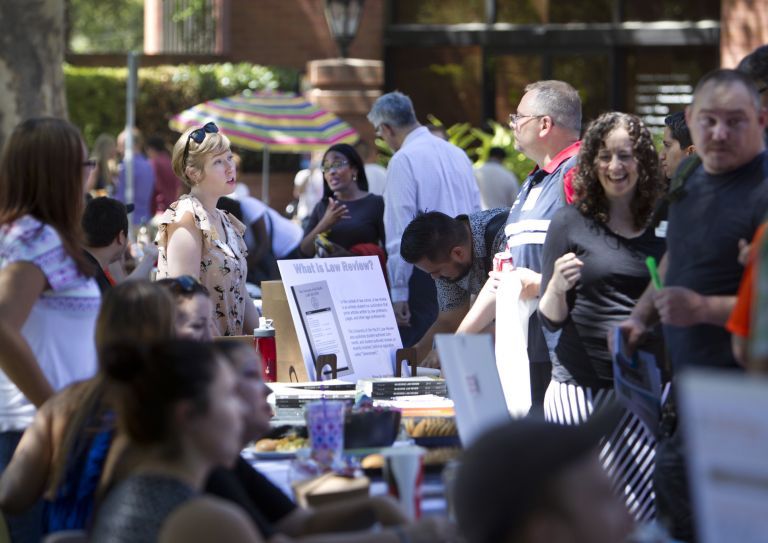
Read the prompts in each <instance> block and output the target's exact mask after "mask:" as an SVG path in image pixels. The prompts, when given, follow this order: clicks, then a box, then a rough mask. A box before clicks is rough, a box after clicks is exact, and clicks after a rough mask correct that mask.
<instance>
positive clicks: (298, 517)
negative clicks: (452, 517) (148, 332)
mask: <svg viewBox="0 0 768 543" xmlns="http://www.w3.org/2000/svg"><path fill="white" fill-rule="evenodd" d="M217 347H218V349H219V350H220V351H221V352H222V353H223V354H224V355H225V357H226V358H227V360H228V361H229V363H230V365H231V366H232V369H233V370H234V372H235V375H236V377H237V394H238V395H239V397H240V399H241V400H242V401H243V403H244V404H245V406H246V409H245V410H243V412H242V413H243V428H244V432H243V439H242V445H243V447H245V446H247V444H248V443H250V442H251V441H254V440H258V439H260V438H261V437H263V436H264V434H265V433H266V432H268V431H269V429H270V425H269V420H270V418H271V416H272V410H271V408H270V406H269V404H268V403H267V395H268V394H269V393H270V390H269V388H268V387H267V386H266V385H265V384H264V381H263V379H262V374H261V361H260V359H259V354H258V352H257V351H256V350H255V349H254V348H253V346H252V345H251V344H248V343H242V342H221V343H218V344H217ZM205 491H206V492H208V493H210V494H212V495H215V496H219V497H221V498H224V499H225V500H228V501H231V502H234V503H236V504H238V505H239V506H240V507H241V508H242V509H243V510H244V511H245V512H246V513H248V515H249V516H250V518H251V520H252V521H253V523H254V524H255V526H256V528H257V529H258V530H259V532H260V533H261V535H262V536H263V537H264V538H265V539H268V540H269V541H272V539H270V538H272V537H274V536H276V534H281V535H284V536H288V537H290V538H291V539H287V538H286V539H285V541H286V542H287V541H308V542H309V541H311V542H312V543H388V542H392V543H400V542H402V541H409V542H411V543H421V542H423V543H427V542H433V541H440V542H448V541H453V540H454V539H453V538H454V531H455V528H454V526H453V525H451V524H449V523H448V522H446V521H445V520H440V519H426V520H423V521H421V522H416V523H410V522H409V521H408V519H407V517H406V516H405V514H404V513H403V511H402V510H401V509H400V508H399V506H398V505H397V503H396V502H395V501H394V500H392V499H391V498H389V497H383V496H376V497H371V498H366V499H355V500H349V501H345V502H341V501H340V502H338V503H334V504H329V505H324V506H319V507H308V508H303V507H298V506H297V505H296V504H295V503H293V502H292V501H291V500H290V499H289V498H288V497H287V496H286V495H285V494H283V492H282V491H281V490H280V489H279V488H277V487H276V486H275V485H274V484H273V483H272V482H270V481H269V479H267V478H266V477H265V476H264V475H262V474H261V473H260V472H259V471H258V470H257V469H256V468H254V467H253V466H251V465H250V464H249V463H248V461H247V460H245V459H243V458H242V457H238V458H237V460H236V462H235V466H234V467H232V468H227V467H219V468H216V469H214V470H213V472H212V473H211V475H210V476H209V478H208V481H207V483H206V485H205ZM375 524H379V525H381V527H382V528H381V529H380V530H378V531H371V530H370V528H372V527H373V526H374V525H375Z"/></svg>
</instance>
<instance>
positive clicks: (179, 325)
mask: <svg viewBox="0 0 768 543" xmlns="http://www.w3.org/2000/svg"><path fill="white" fill-rule="evenodd" d="M157 284H158V285H160V286H161V287H163V288H165V289H167V291H168V292H170V293H171V296H172V297H173V302H174V305H175V307H176V320H175V325H174V329H175V330H176V337H177V338H179V339H190V340H193V341H210V340H211V339H212V336H211V329H212V326H213V320H212V319H213V302H212V301H211V297H210V295H209V292H208V289H207V288H205V287H204V286H203V285H201V284H200V283H199V282H198V281H197V279H195V278H194V277H192V276H191V275H182V276H179V277H169V278H167V279H161V280H159V281H158V282H157Z"/></svg>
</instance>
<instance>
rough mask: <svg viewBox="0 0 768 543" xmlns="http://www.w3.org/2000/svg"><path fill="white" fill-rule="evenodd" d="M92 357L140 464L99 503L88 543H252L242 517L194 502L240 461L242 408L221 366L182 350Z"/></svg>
mask: <svg viewBox="0 0 768 543" xmlns="http://www.w3.org/2000/svg"><path fill="white" fill-rule="evenodd" d="M100 356H101V364H102V366H103V368H104V371H105V373H106V375H107V378H108V383H109V385H110V387H112V389H113V390H114V391H115V393H114V397H115V402H116V404H117V406H118V408H117V417H118V426H119V428H120V429H121V430H122V431H123V432H125V434H126V435H127V436H128V439H129V440H130V443H132V444H133V445H135V446H136V447H138V448H140V450H141V458H140V460H139V462H137V463H136V464H135V465H134V467H133V469H132V470H131V473H130V475H128V476H127V477H125V478H124V479H123V480H122V481H120V482H119V483H118V484H116V485H115V486H114V487H113V488H112V489H111V490H110V491H109V493H108V494H107V496H106V498H105V499H104V500H103V501H102V502H101V504H100V506H99V508H98V510H97V511H96V515H95V518H94V523H93V529H92V530H91V532H90V534H89V541H91V542H92V543H155V542H157V541H163V542H167V543H175V542H177V541H178V542H190V541H194V542H196V543H208V542H210V543H219V542H224V541H226V542H227V543H239V542H249V543H256V542H259V541H262V538H261V537H260V536H259V534H258V533H257V532H256V530H255V529H254V528H253V526H252V525H251V523H250V521H249V519H248V517H247V516H246V515H245V513H244V512H243V511H242V510H240V509H239V508H238V507H236V506H234V505H233V504H230V503H228V502H225V501H224V500H220V499H217V498H214V497H211V496H208V495H205V494H203V493H202V488H203V485H204V483H205V480H206V478H207V477H208V474H209V473H210V472H211V470H212V469H213V468H214V467H216V466H222V465H228V466H231V465H232V464H234V462H235V460H236V458H237V457H238V455H239V453H240V445H241V442H240V440H241V438H242V431H243V426H242V410H243V409H244V406H243V404H242V401H241V400H240V398H239V396H238V394H237V380H236V377H235V374H234V372H233V371H232V369H231V368H230V367H229V365H228V364H227V363H226V361H225V359H224V357H223V356H222V355H220V354H219V353H218V351H217V350H216V349H215V347H214V346H213V345H211V344H207V343H200V342H192V341H166V342H162V343H156V344H150V345H147V344H135V343H130V344H129V343H123V344H114V345H112V346H110V347H107V348H105V349H104V350H103V351H102V352H101V354H100Z"/></svg>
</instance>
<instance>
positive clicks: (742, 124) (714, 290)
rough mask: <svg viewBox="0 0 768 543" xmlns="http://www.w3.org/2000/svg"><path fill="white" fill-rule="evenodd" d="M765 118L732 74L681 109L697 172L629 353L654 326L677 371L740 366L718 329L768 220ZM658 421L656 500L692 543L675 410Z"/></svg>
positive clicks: (707, 83)
mask: <svg viewBox="0 0 768 543" xmlns="http://www.w3.org/2000/svg"><path fill="white" fill-rule="evenodd" d="M766 120H767V119H766V112H765V110H764V109H763V108H762V106H761V103H760V94H759V92H758V89H757V88H756V87H755V84H754V82H753V81H752V80H751V79H750V78H748V77H747V76H745V75H744V74H742V73H740V72H738V71H735V70H723V69H721V70H714V71H712V72H709V73H708V74H706V75H705V76H704V77H702V79H701V80H700V81H699V83H698V84H697V85H696V89H695V91H694V96H693V103H692V104H691V105H690V106H688V108H687V109H686V121H687V123H688V127H689V129H690V131H691V137H692V139H693V143H694V145H695V146H696V152H697V155H698V156H699V157H700V158H701V165H700V166H699V167H697V168H696V169H695V170H694V171H693V172H692V173H691V175H690V176H689V177H688V179H687V180H686V182H685V184H684V186H682V187H681V190H680V191H679V192H678V193H677V198H676V199H675V200H673V201H672V202H671V203H670V206H669V219H668V221H669V226H668V229H667V233H666V236H667V251H666V254H665V255H664V258H663V259H662V261H661V265H660V266H659V273H660V275H661V279H662V282H663V285H664V287H663V288H662V289H660V290H656V289H655V288H654V286H653V284H649V285H648V288H647V289H646V291H645V292H644V293H643V296H642V297H641V298H640V300H638V302H637V305H636V306H635V308H634V309H633V311H632V314H631V315H630V317H629V318H628V319H627V320H625V321H623V322H622V323H621V327H622V329H623V332H624V334H625V337H626V338H627V342H628V343H629V345H630V348H632V346H634V345H637V343H638V342H639V341H641V340H642V338H643V337H644V336H645V334H646V332H647V331H648V330H649V329H650V327H651V326H652V325H653V324H654V323H655V322H657V321H659V320H660V321H661V323H662V325H663V327H664V339H665V342H666V347H667V352H668V357H669V360H670V362H671V364H672V369H673V371H674V372H675V373H677V372H680V371H681V370H683V369H686V368H709V369H716V368H719V369H728V370H736V369H739V368H740V366H739V364H738V362H737V360H736V359H735V358H734V356H733V353H732V350H731V335H730V334H729V333H728V330H727V329H726V328H725V324H726V321H727V320H728V318H729V316H730V314H731V312H732V310H733V308H734V306H735V303H736V292H737V290H738V287H739V281H740V280H741V277H742V274H743V271H744V268H743V266H742V264H741V263H739V261H738V256H739V250H740V241H741V240H751V239H753V237H754V235H755V231H756V230H757V229H758V227H759V226H760V224H761V223H762V222H763V220H764V217H765V216H766V212H768V181H767V180H766V177H768V175H767V174H768V160H766V152H765V144H764V141H763V138H762V135H763V130H764V129H765V127H766ZM681 167H682V166H681ZM692 225H693V226H695V228H694V227H693V226H692ZM673 384H674V378H673ZM665 414H666V416H665V418H664V420H663V421H662V432H663V435H662V437H661V438H660V440H659V443H658V445H657V451H656V461H657V464H656V474H655V486H656V501H657V506H658V511H659V515H660V517H663V518H664V519H665V520H667V521H668V522H670V525H671V528H672V529H671V532H672V535H673V536H674V537H677V538H678V539H683V540H689V539H692V538H693V523H692V512H691V507H690V498H689V496H688V484H687V481H686V472H685V456H684V448H683V447H684V444H683V436H682V433H681V432H680V431H679V428H678V427H677V415H676V410H675V409H674V405H673V404H670V406H669V408H668V409H665Z"/></svg>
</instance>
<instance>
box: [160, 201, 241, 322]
mask: <svg viewBox="0 0 768 543" xmlns="http://www.w3.org/2000/svg"><path fill="white" fill-rule="evenodd" d="M187 212H189V213H191V214H192V216H193V217H194V219H195V225H196V226H197V228H198V229H200V233H201V235H202V237H203V255H202V259H201V260H200V275H199V277H198V279H199V280H200V283H202V284H203V285H205V287H206V288H207V289H208V291H209V292H210V294H211V301H213V304H214V310H213V311H214V312H213V322H214V324H215V325H216V328H217V329H218V333H219V335H222V336H239V335H241V334H242V333H243V320H244V318H245V304H246V302H248V303H250V297H249V296H248V292H247V290H246V287H245V277H246V273H247V271H248V270H247V264H246V262H245V257H246V256H247V254H248V251H247V249H246V247H245V242H244V241H243V232H244V231H245V226H244V225H243V223H241V222H240V221H239V220H237V219H236V218H235V217H233V216H232V215H230V214H229V213H227V212H225V211H222V210H220V209H216V210H215V213H216V214H217V215H218V216H219V218H220V219H221V221H222V224H223V225H224V232H225V239H220V238H219V235H218V232H217V230H216V228H215V227H214V226H213V225H212V224H211V222H210V221H209V220H208V213H207V212H206V211H205V208H204V207H203V204H202V203H201V202H200V200H198V199H197V198H195V197H194V196H192V195H190V194H185V195H183V196H182V197H181V198H179V199H178V200H177V201H175V202H174V203H172V204H171V205H170V207H169V208H168V209H167V210H166V211H165V213H163V215H162V217H161V218H160V224H159V226H158V232H157V237H156V238H155V243H156V244H157V247H158V252H159V256H158V261H157V278H158V279H164V278H166V277H168V254H167V249H168V225H170V224H175V223H178V222H180V221H181V218H182V217H183V216H184V214H185V213H187Z"/></svg>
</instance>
